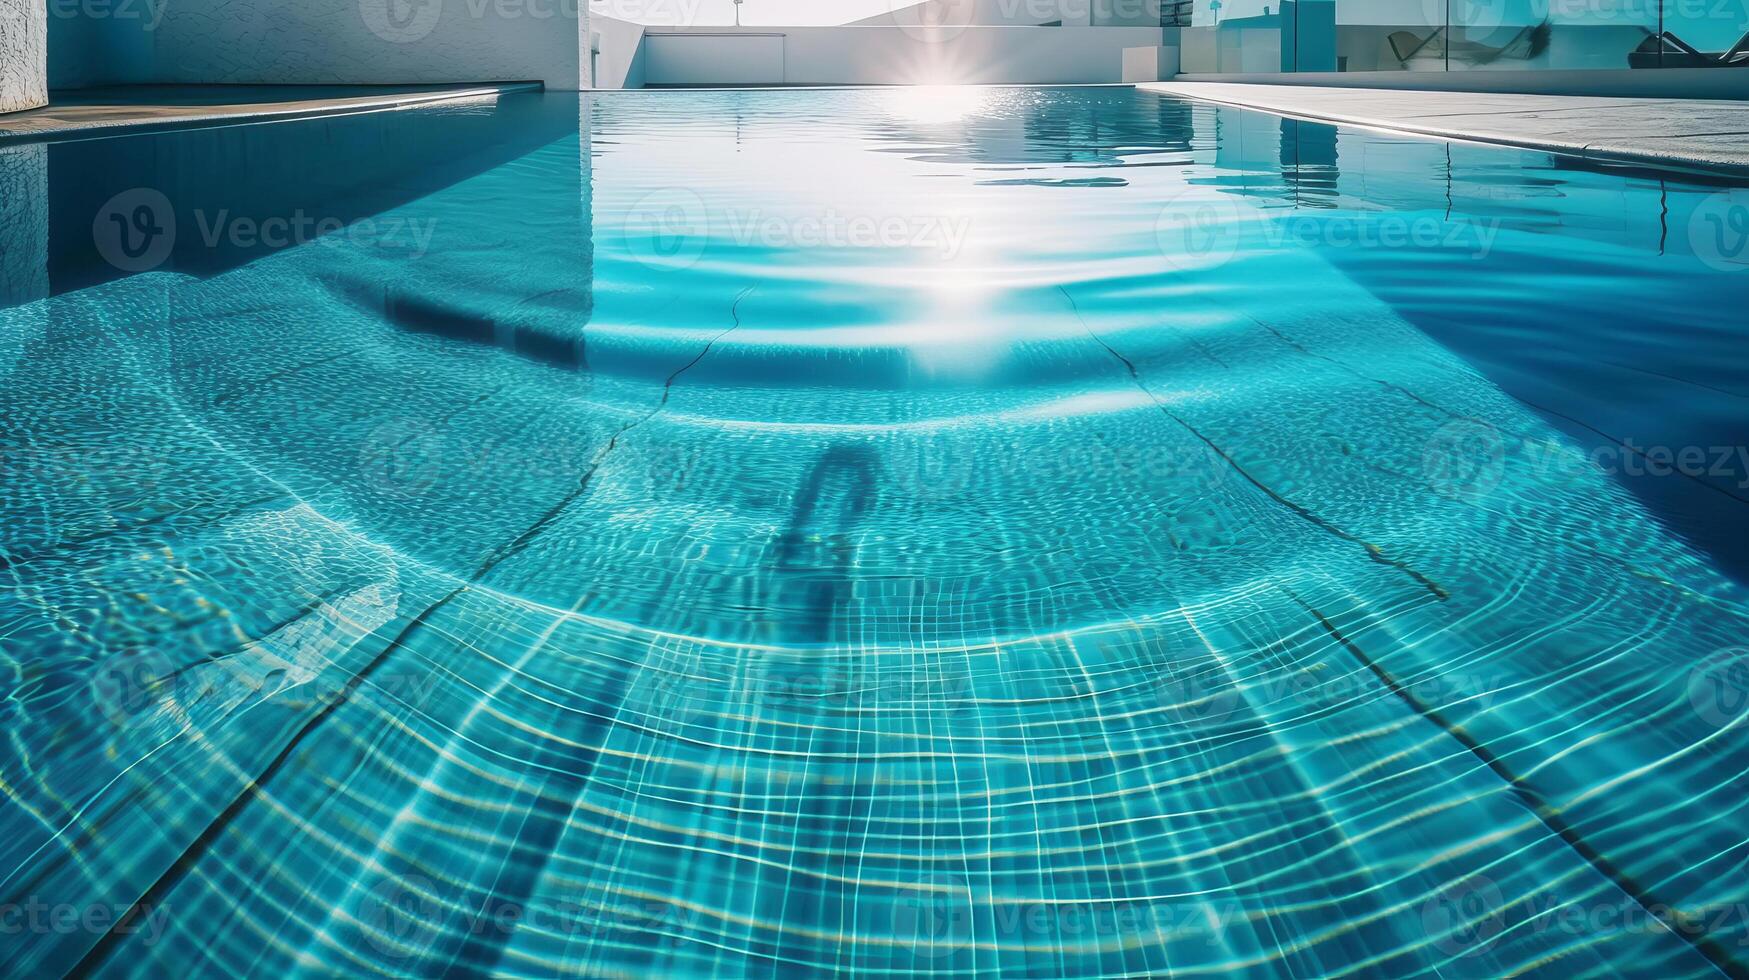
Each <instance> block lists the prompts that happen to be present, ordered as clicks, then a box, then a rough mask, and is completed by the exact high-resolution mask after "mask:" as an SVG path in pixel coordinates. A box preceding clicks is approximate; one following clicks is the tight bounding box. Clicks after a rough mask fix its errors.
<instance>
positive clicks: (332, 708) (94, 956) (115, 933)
mask: <svg viewBox="0 0 1749 980" xmlns="http://www.w3.org/2000/svg"><path fill="white" fill-rule="evenodd" d="M753 289H754V287H752V286H749V287H747V288H746V289H743V290H742V291H741V293H740V295H738V296H736V297H735V302H734V303H733V304H732V305H731V306H730V307H729V315H730V317H732V318H733V320H734V322H733V323H732V324H731V325H730V326H729V327H727V328H726V329H724V330H723V331H721V332H720V333H718V334H716V335H715V336H714V337H712V338H711V339H710V340H709V341H707V342H706V343H705V345H704V348H703V349H702V350H700V351H699V352H698V354H697V355H696V356H694V357H693V358H692V360H690V361H687V362H686V363H685V364H684V365H682V366H681V367H680V368H678V369H676V370H675V371H674V373H672V374H670V375H669V376H668V380H667V381H666V382H664V383H663V385H662V399H661V401H659V402H658V403H657V404H656V407H655V408H653V409H651V410H650V411H649V412H648V413H646V414H645V415H644V416H643V417H642V418H638V419H634V420H633V421H631V422H628V423H626V424H625V425H623V426H621V427H620V429H619V431H617V432H615V433H614V434H613V436H612V437H610V438H609V439H608V441H607V445H606V446H604V447H602V450H601V452H599V453H597V454H596V457H595V459H594V460H593V461H592V462H591V463H590V465H589V468H588V469H587V470H585V471H584V473H583V475H582V476H581V477H580V478H579V480H578V484H577V488H576V489H575V490H573V491H571V492H570V493H569V494H566V496H565V498H564V499H563V500H562V501H560V503H559V504H558V506H556V507H554V508H553V509H552V510H549V511H548V512H547V513H546V514H545V515H543V516H542V517H541V519H540V520H538V521H536V522H535V523H534V525H532V526H531V527H530V528H529V529H528V530H526V531H524V532H523V533H522V534H520V535H518V536H517V537H516V539H515V540H514V541H513V542H511V544H510V545H508V546H505V547H502V548H499V549H497V550H496V551H495V552H494V553H493V554H491V555H489V556H488V557H487V558H486V560H485V561H484V562H482V563H481V565H480V567H479V568H478V569H476V570H475V572H474V574H473V575H471V576H470V577H469V578H468V579H467V580H466V581H464V582H463V583H462V584H461V585H459V586H457V587H456V588H454V589H451V590H450V591H449V592H448V593H446V594H445V595H444V596H443V597H442V598H440V599H438V600H437V601H436V602H434V603H432V604H431V605H429V606H427V607H426V608H425V610H424V611H423V612H421V613H420V614H419V615H418V616H416V617H414V618H413V620H412V621H411V622H409V623H408V624H407V625H406V627H405V628H403V629H402V630H401V631H400V632H399V633H397V634H396V635H395V638H394V639H393V640H391V641H389V643H388V645H387V646H385V647H383V649H382V651H381V652H379V653H378V654H377V655H376V656H375V657H373V658H371V661H370V662H369V663H367V664H365V665H364V666H363V667H362V668H360V669H359V670H358V671H357V672H355V673H354V674H353V675H352V676H351V677H349V678H347V680H346V683H345V684H344V685H343V686H342V687H341V689H340V692H339V694H338V695H337V696H335V697H334V698H332V699H331V700H329V702H328V703H327V704H326V705H325V706H323V708H322V710H321V711H319V712H317V713H316V714H315V715H314V716H313V717H311V718H310V720H309V721H307V722H305V723H304V725H303V727H301V728H299V729H298V731H297V733H296V734H294V735H293V736H292V737H291V738H290V739H289V740H288V741H287V742H286V744H285V745H284V746H283V747H282V748H281V749H280V750H279V752H278V753H277V754H276V755H275V756H274V757H273V761H271V762H269V763H268V764H267V767H266V768H265V769H263V770H262V771H261V774H260V775H258V776H256V777H255V778H254V779H252V780H250V781H249V782H248V784H247V785H246V786H244V787H243V791H242V792H241V793H239V794H238V795H237V797H236V798H235V799H233V800H232V801H231V803H230V805H228V806H227V807H225V809H224V810H223V811H222V812H221V813H220V814H219V815H218V816H217V817H215V818H214V819H213V821H212V822H211V823H209V824H208V825H207V826H206V828H205V829H203V830H202V831H201V832H200V834H199V835H198V836H196V837H195V839H194V840H193V841H192V842H190V844H189V846H188V847H187V848H185V849H184V850H183V852H182V853H181V854H180V855H178V856H177V858H176V860H174V861H172V862H171V864H170V867H169V868H166V869H165V871H164V873H163V874H162V875H160V876H159V877H158V879H157V880H156V881H154V882H153V883H152V884H151V886H150V887H148V888H147V889H146V890H145V892H144V893H143V894H142V895H141V896H140V897H139V899H137V900H136V901H135V902H134V903H133V904H132V905H131V906H130V911H129V913H128V914H127V915H124V916H122V917H121V918H119V919H117V921H116V922H115V924H114V925H112V926H111V927H110V929H109V931H107V932H105V933H104V934H103V936H102V937H101V938H100V939H99V940H98V941H97V942H96V943H95V944H94V945H93V946H92V947H91V949H90V950H88V951H87V952H86V953H85V955H84V956H83V957H81V958H80V960H79V962H78V963H77V964H75V965H74V966H73V967H72V969H70V970H68V971H67V974H66V975H67V976H69V977H86V976H91V975H93V974H94V973H96V972H97V970H98V969H99V968H100V967H101V966H102V965H103V963H104V962H105V961H106V960H107V959H108V958H109V956H110V953H111V952H113V950H114V948H115V946H116V943H117V940H118V939H119V938H121V937H123V936H126V935H131V934H132V924H133V919H134V918H135V917H136V916H137V915H139V914H150V911H151V910H152V909H155V908H158V907H160V906H162V905H163V904H164V897H165V896H166V895H168V894H169V893H170V892H171V891H172V890H173V889H174V888H175V887H176V886H177V885H178V884H179V883H180V882H181V881H182V880H183V879H184V878H185V877H186V876H187V875H188V873H189V871H191V870H192V869H193V868H194V866H195V865H196V864H197V863H198V862H199V861H200V860H201V859H202V858H203V857H205V856H206V854H207V852H208V851H209V850H211V848H212V845H213V843H214V842H215V841H217V840H218V839H219V837H220V836H221V835H223V834H224V833H225V832H226V831H228V830H229V829H230V827H231V824H232V823H233V822H234V821H235V820H236V818H237V817H238V815H240V814H241V813H242V812H243V810H244V809H245V808H246V807H247V806H248V805H249V804H250V803H252V802H254V800H255V799H256V798H257V797H259V796H260V795H261V794H262V793H263V792H264V790H263V788H262V787H263V786H265V785H266V784H267V783H268V782H270V781H272V779H273V777H274V776H275V775H276V774H277V773H279V772H280V770H282V769H284V768H285V765H286V763H287V762H289V761H290V760H291V757H292V756H293V755H294V754H296V752H297V750H298V748H299V747H300V746H301V745H302V744H303V742H304V740H305V739H306V738H308V737H309V736H310V735H311V734H313V733H314V732H315V731H316V730H317V729H318V728H320V727H322V725H323V724H324V723H325V722H326V721H327V720H328V719H329V718H330V717H332V716H333V714H334V713H335V712H336V711H338V710H339V709H340V706H341V705H344V704H347V703H350V702H351V701H352V699H353V697H354V695H355V694H356V693H357V691H358V689H359V688H360V687H362V686H363V685H364V684H365V683H366V682H367V681H368V680H369V679H370V678H371V676H372V675H373V674H375V673H376V672H377V670H378V669H379V668H380V667H381V666H382V665H383V664H385V663H387V662H388V660H389V658H390V656H391V655H392V654H393V653H394V652H395V651H396V650H399V649H401V648H402V647H403V646H405V645H406V642H407V640H408V639H409V638H410V637H412V636H413V634H415V633H417V632H418V631H419V630H420V629H422V628H424V626H425V624H426V622H427V621H429V620H430V619H431V617H432V616H433V615H435V614H436V613H437V612H439V611H440V610H442V609H443V608H444V607H445V606H448V605H449V604H450V603H451V602H453V601H455V600H456V599H457V598H459V597H460V596H462V595H463V594H464V593H466V592H468V591H469V590H470V589H472V588H473V586H474V585H475V584H477V583H478V582H479V581H480V580H481V579H483V578H485V577H486V575H487V574H489V573H490V572H491V571H492V570H493V569H494V568H496V567H498V566H499V565H500V564H502V563H503V562H505V561H506V560H508V559H509V558H511V557H513V556H514V555H516V554H517V553H519V552H520V551H521V550H523V548H526V547H527V545H528V544H529V543H530V542H531V541H533V540H534V538H535V537H537V536H538V535H539V533H540V532H541V531H542V530H544V529H546V528H547V527H550V526H551V525H552V524H553V522H554V521H555V520H557V519H558V518H559V517H560V516H561V515H562V514H563V513H564V511H565V510H566V509H567V508H569V507H570V506H571V504H573V503H575V502H576V501H577V500H578V499H579V498H580V497H582V496H583V494H584V493H585V492H586V491H587V490H588V488H589V485H590V482H591V480H593V479H594V476H595V473H596V471H597V470H599V469H600V468H601V465H602V463H604V462H605V461H606V460H607V457H608V455H609V454H611V453H612V452H613V450H614V448H615V447H616V446H617V445H618V443H619V438H620V437H621V436H623V435H625V434H626V433H627V432H630V431H631V430H632V429H635V428H637V427H638V426H640V425H643V424H644V423H646V422H649V421H650V420H651V419H654V418H655V417H656V416H657V415H659V414H661V412H662V410H663V409H665V408H666V407H667V406H668V399H669V396H670V395H671V394H672V393H673V389H674V383H675V382H676V381H678V380H680V376H681V375H683V374H685V373H686V372H688V371H690V370H692V368H694V367H695V366H697V365H698V363H699V362H700V361H702V360H704V359H705V356H706V355H708V354H709V353H710V352H711V349H712V348H713V347H715V346H716V344H717V342H718V341H720V340H722V339H723V338H724V337H726V336H728V335H729V334H730V333H733V332H734V331H735V330H736V329H737V328H739V327H740V326H741V313H740V309H741V301H742V300H744V299H746V298H747V296H748V295H749V294H750V293H752V292H753ZM142 910H143V911H142ZM124 930H125V931H124Z"/></svg>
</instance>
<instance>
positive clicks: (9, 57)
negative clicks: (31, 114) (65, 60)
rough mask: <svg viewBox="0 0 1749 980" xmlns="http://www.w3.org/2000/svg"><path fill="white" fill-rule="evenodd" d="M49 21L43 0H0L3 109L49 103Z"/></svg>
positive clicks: (0, 101) (0, 103) (0, 106)
mask: <svg viewBox="0 0 1749 980" xmlns="http://www.w3.org/2000/svg"><path fill="white" fill-rule="evenodd" d="M48 22H49V18H48V8H47V6H46V4H45V3H44V0H0V112H16V111H18V110H19V109H34V108H36V107H37V106H40V105H43V104H45V103H47V102H48V95H49V92H48Z"/></svg>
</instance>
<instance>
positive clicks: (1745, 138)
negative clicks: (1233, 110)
mask: <svg viewBox="0 0 1749 980" xmlns="http://www.w3.org/2000/svg"><path fill="white" fill-rule="evenodd" d="M1136 87H1137V89H1139V90H1141V91H1145V92H1154V93H1157V94H1160V95H1169V96H1177V97H1181V98H1187V99H1196V100H1199V101H1203V102H1212V103H1218V104H1220V105H1231V106H1238V107H1242V108H1247V109H1259V110H1262V111H1265V112H1271V113H1275V114H1277V115H1283V116H1292V117H1295V118H1301V119H1311V120H1317V121H1319V122H1331V123H1339V124H1343V125H1349V126H1359V127H1364V128H1368V129H1382V130H1389V131H1392V132H1399V133H1408V134H1412V135H1416V136H1428V137H1434V138H1438V139H1457V140H1467V141H1472V142H1479V143H1495V144H1501V145H1506V146H1518V147H1526V148H1530V149H1537V150H1547V151H1550V152H1554V153H1561V154H1565V155H1569V156H1574V157H1579V158H1582V159H1586V160H1591V161H1594V162H1597V163H1605V164H1632V165H1638V166H1650V167H1656V168H1660V169H1669V170H1681V171H1687V172H1695V173H1706V174H1726V175H1732V176H1749V102H1732V101H1716V100H1702V99H1639V98H1605V97H1594V96H1572V95H1517V94H1508V93H1483V92H1433V91H1415V90H1387V89H1363V88H1329V87H1322V86H1310V85H1263V84H1252V83H1226V82H1145V83H1142V84H1139V85H1137V86H1136Z"/></svg>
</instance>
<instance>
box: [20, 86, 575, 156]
mask: <svg viewBox="0 0 1749 980" xmlns="http://www.w3.org/2000/svg"><path fill="white" fill-rule="evenodd" d="M540 89H541V85H540V83H538V82H489V83H478V84H466V85H290V86H288V85H137V86H125V87H116V88H93V89H80V90H77V91H67V92H55V93H53V94H52V95H51V98H50V103H49V105H48V106H46V107H44V108H41V109H32V110H29V111H26V112H19V113H12V114H8V115H0V146H3V145H6V144H8V143H35V142H62V141H66V140H80V139H101V138H105V137H110V136H131V135H133V134H135V133H145V132H154V131H159V130H170V129H199V128H204V127H208V126H230V125H235V124H238V123H250V122H283V121H286V120H292V119H311V118H315V117H318V116H335V115H347V114H350V113H357V112H377V111H381V110H385V109H399V108H403V107H406V106H414V105H424V104H428V103H432V102H443V101H450V100H456V99H478V98H493V97H496V96H499V95H504V94H506V93H509V92H535V91H540Z"/></svg>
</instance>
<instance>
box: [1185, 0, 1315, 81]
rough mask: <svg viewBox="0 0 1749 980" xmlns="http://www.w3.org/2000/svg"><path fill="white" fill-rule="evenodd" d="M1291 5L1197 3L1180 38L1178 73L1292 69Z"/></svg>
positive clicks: (1271, 0) (1231, 0)
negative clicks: (1286, 27)
mask: <svg viewBox="0 0 1749 980" xmlns="http://www.w3.org/2000/svg"><path fill="white" fill-rule="evenodd" d="M1293 6H1294V5H1293V4H1292V3H1291V2H1290V3H1287V4H1283V3H1282V2H1281V0H1195V6H1194V7H1193V8H1192V10H1191V17H1190V22H1191V26H1189V27H1186V28H1184V29H1183V30H1182V31H1181V32H1180V34H1179V64H1180V70H1181V71H1183V72H1185V73H1187V74H1188V73H1220V74H1237V73H1276V72H1284V71H1294V70H1295V67H1294V49H1293V37H1292V32H1291V31H1289V30H1284V25H1285V24H1287V23H1289V18H1290V17H1291V16H1292V7H1293ZM1284 40H1285V41H1286V43H1285V44H1284V43H1283V42H1284Z"/></svg>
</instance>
